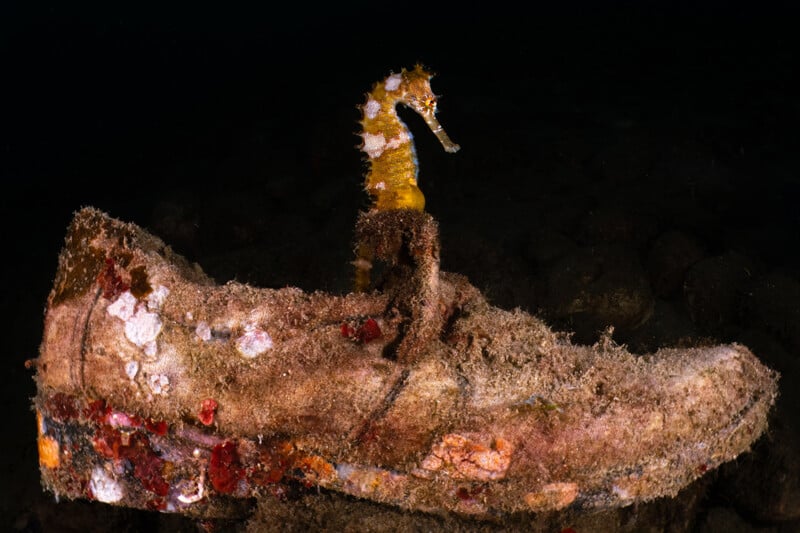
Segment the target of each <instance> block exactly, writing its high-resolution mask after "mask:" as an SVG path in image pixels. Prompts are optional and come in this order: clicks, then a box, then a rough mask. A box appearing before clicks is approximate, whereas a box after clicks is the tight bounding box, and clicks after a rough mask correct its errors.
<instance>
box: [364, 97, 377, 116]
mask: <svg viewBox="0 0 800 533" xmlns="http://www.w3.org/2000/svg"><path fill="white" fill-rule="evenodd" d="M380 110H381V104H380V103H378V101H377V100H373V99H372V98H370V99H369V100H367V103H366V104H365V105H364V116H366V117H367V118H368V119H373V118H375V117H376V116H378V112H379V111H380Z"/></svg>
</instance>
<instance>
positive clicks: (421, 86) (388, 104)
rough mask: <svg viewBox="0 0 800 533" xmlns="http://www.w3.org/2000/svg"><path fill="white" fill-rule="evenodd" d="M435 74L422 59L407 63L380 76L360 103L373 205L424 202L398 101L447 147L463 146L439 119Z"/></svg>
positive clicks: (420, 204)
mask: <svg viewBox="0 0 800 533" xmlns="http://www.w3.org/2000/svg"><path fill="white" fill-rule="evenodd" d="M432 77H433V74H431V73H430V72H427V71H426V70H425V69H424V68H423V67H422V66H421V65H416V66H415V67H414V69H413V70H410V71H409V70H406V69H403V70H402V71H401V72H400V73H399V74H392V75H390V76H389V77H387V78H386V79H385V80H383V81H382V82H378V83H376V84H375V86H374V87H373V88H372V91H371V92H370V93H369V94H368V95H367V101H366V103H365V104H364V105H362V106H361V111H362V113H363V118H362V120H361V125H362V127H363V130H362V133H361V137H362V139H363V143H362V145H361V150H362V151H363V152H365V153H366V154H367V160H368V161H369V172H368V173H367V179H366V189H367V192H369V194H370V195H371V196H372V198H373V200H374V203H373V205H372V209H373V210H379V211H384V210H388V209H413V210H417V211H422V210H423V209H424V208H425V196H423V194H422V191H420V190H419V187H417V155H416V150H415V149H414V141H413V140H412V136H411V133H410V132H409V131H408V128H407V127H406V125H405V124H404V123H403V121H402V120H400V117H399V116H397V111H396V109H395V108H396V106H397V104H398V103H400V104H404V105H406V106H408V107H410V108H411V109H413V110H414V111H416V112H417V113H418V114H419V115H420V116H421V117H422V118H423V119H424V120H425V123H426V124H427V125H428V127H429V128H430V129H431V131H432V132H433V133H434V135H436V137H437V138H438V139H439V142H441V143H442V146H443V147H444V149H445V151H447V152H450V153H454V152H457V151H458V149H459V146H458V145H457V144H455V143H453V141H451V140H450V138H449V137H448V136H447V133H445V131H444V128H442V126H441V125H440V124H439V121H438V120H436V95H435V94H433V91H432V90H431V78H432Z"/></svg>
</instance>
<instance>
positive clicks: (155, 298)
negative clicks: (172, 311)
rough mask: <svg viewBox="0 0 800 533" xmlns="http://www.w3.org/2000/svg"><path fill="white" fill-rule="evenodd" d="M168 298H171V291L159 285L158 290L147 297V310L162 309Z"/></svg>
mask: <svg viewBox="0 0 800 533" xmlns="http://www.w3.org/2000/svg"><path fill="white" fill-rule="evenodd" d="M167 296H169V289H168V288H166V287H165V286H163V285H157V286H156V288H155V289H153V290H152V291H151V292H150V294H148V295H147V308H148V309H150V310H151V311H156V310H158V309H161V306H162V305H164V301H166V299H167Z"/></svg>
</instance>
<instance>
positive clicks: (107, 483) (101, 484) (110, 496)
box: [89, 466, 125, 503]
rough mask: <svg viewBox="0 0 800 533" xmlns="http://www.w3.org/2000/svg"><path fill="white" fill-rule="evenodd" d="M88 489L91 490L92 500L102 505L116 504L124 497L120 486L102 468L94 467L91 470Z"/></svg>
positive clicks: (123, 491)
mask: <svg viewBox="0 0 800 533" xmlns="http://www.w3.org/2000/svg"><path fill="white" fill-rule="evenodd" d="M89 488H91V489H92V495H93V496H94V498H95V499H96V500H97V501H100V502H103V503H116V502H118V501H120V500H121V499H122V497H123V496H124V495H125V490H124V489H123V488H122V485H120V483H119V482H118V481H117V480H116V479H114V478H113V477H112V476H111V474H109V473H108V472H107V471H106V469H105V468H103V467H102V466H96V467H94V469H93V470H92V478H91V479H90V480H89Z"/></svg>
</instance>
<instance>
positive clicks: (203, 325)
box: [194, 320, 211, 341]
mask: <svg viewBox="0 0 800 533" xmlns="http://www.w3.org/2000/svg"><path fill="white" fill-rule="evenodd" d="M194 334H195V335H197V338H198V339H200V340H201V341H210V340H211V327H210V326H209V325H208V322H206V321H205V320H201V321H200V322H198V323H197V327H196V328H194Z"/></svg>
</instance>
